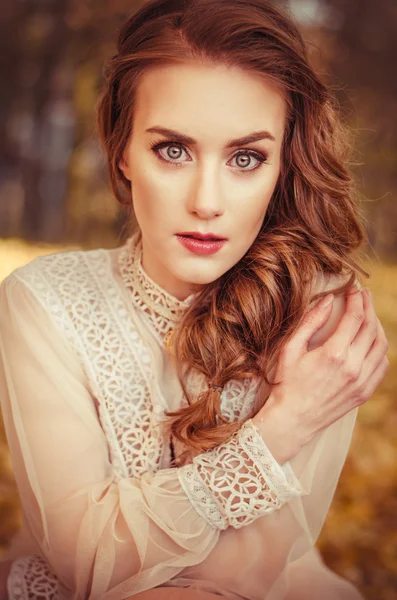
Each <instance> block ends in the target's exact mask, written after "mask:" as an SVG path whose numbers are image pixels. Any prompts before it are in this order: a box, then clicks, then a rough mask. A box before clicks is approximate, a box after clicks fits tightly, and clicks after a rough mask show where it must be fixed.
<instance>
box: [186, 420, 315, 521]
mask: <svg viewBox="0 0 397 600" xmlns="http://www.w3.org/2000/svg"><path fill="white" fill-rule="evenodd" d="M178 478H179V481H180V483H181V485H182V487H183V489H184V491H185V493H186V494H187V496H188V498H189V500H190V502H191V503H192V505H193V506H194V508H195V509H196V510H197V512H198V513H199V514H200V515H201V516H202V517H203V518H204V519H205V520H206V521H207V522H208V523H209V524H210V525H212V526H213V527H215V528H217V529H226V528H227V527H229V526H232V527H234V528H235V529H239V528H240V527H243V526H244V525H249V524H250V523H252V522H253V521H255V519H257V518H258V517H261V516H262V515H264V514H266V513H270V512H273V511H274V510H277V509H279V508H280V507H281V506H282V505H283V504H285V503H286V502H288V501H289V500H291V499H292V498H293V497H295V496H300V495H303V494H305V493H306V492H305V491H304V490H303V488H302V486H301V485H300V483H299V481H298V479H297V478H296V477H295V475H294V472H293V470H292V468H291V466H290V464H289V463H286V464H285V465H283V466H280V465H279V463H278V462H277V461H276V460H275V458H274V457H273V455H272V454H271V452H270V451H269V449H268V448H267V446H266V444H265V442H264V440H263V438H262V436H261V434H260V431H259V429H258V428H257V426H256V425H255V424H254V422H253V421H252V420H251V419H249V420H248V421H246V422H245V423H244V424H243V425H242V426H241V428H240V429H239V430H238V431H236V432H235V433H234V434H233V436H232V437H231V438H230V439H229V440H228V441H227V442H225V443H223V444H220V445H219V446H217V447H216V448H213V449H212V450H209V451H208V452H204V453H202V454H200V455H198V456H196V457H195V458H194V459H193V462H192V463H191V464H187V465H184V466H183V467H179V469H178Z"/></svg>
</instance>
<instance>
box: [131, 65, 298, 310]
mask: <svg viewBox="0 0 397 600" xmlns="http://www.w3.org/2000/svg"><path fill="white" fill-rule="evenodd" d="M285 117H286V103H285V100H284V98H283V96H282V95H281V94H280V93H279V92H278V91H277V90H276V89H275V88H274V87H273V86H272V85H271V84H269V83H267V82H264V81H263V79H261V78H259V76H256V75H253V74H250V73H248V72H247V71H244V70H241V69H238V68H228V67H225V66H208V65H203V64H201V63H193V64H186V65H185V64H183V65H172V66H162V67H155V68H152V69H151V70H149V71H148V72H147V73H145V75H144V76H143V77H142V79H141V81H140V84H139V88H138V90H137V95H136V108H135V112H134V119H133V130H132V135H131V137H130V140H129V143H128V145H127V147H126V149H125V152H124V155H123V159H122V161H121V162H120V168H121V169H122V171H123V173H124V175H125V176H126V177H127V179H129V180H130V181H131V190H132V199H133V206H134V212H135V215H136V218H137V221H138V224H139V226H140V228H141V231H142V243H143V258H142V265H143V268H144V270H145V271H146V272H147V274H148V275H149V276H150V277H151V278H152V279H153V280H154V281H155V282H156V283H157V284H158V285H160V286H161V287H162V288H163V289H165V290H166V291H167V292H169V293H170V294H172V295H173V296H175V297H177V298H179V299H180V300H183V299H185V298H186V297H187V296H188V295H189V294H191V293H192V292H197V291H199V290H200V289H201V288H202V287H203V286H205V285H206V284H208V283H210V282H212V281H214V280H216V279H218V278H219V277H220V276H221V275H223V274H224V273H225V272H226V271H228V270H229V269H230V268H231V267H233V265H235V264H236V263H237V262H238V261H239V260H240V259H241V258H242V257H243V256H244V254H245V253H246V252H247V250H248V249H249V247H250V246H251V245H252V243H253V242H254V240H255V238H256V236H257V234H258V233H259V230H260V228H261V225H262V222H263V219H264V217H265V214H266V210H267V207H268V205H269V202H270V199H271V197H272V194H273V191H274V189H275V186H276V183H277V179H278V176H279V173H280V161H281V145H282V138H283V133H284V126H285ZM166 129H167V130H168V131H165V130H166ZM161 130H162V131H161ZM253 134H255V138H256V139H255V140H254V141H252V140H243V139H240V138H247V137H251V136H252V137H253ZM182 136H185V138H184V139H182ZM186 137H188V138H189V139H186ZM238 139H239V140H238ZM233 140H234V141H233ZM183 233H188V234H191V235H193V236H194V234H202V235H205V234H208V233H210V234H214V235H215V236H217V237H221V238H224V241H223V243H218V244H212V245H211V243H208V242H207V244H204V243H203V242H201V243H200V242H197V241H194V239H192V238H189V237H184V236H180V235H179V234H183ZM189 240H190V241H189ZM214 250H216V251H214Z"/></svg>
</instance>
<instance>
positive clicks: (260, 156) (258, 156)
mask: <svg viewBox="0 0 397 600" xmlns="http://www.w3.org/2000/svg"><path fill="white" fill-rule="evenodd" d="M167 146H177V147H178V148H182V149H183V150H185V152H186V148H185V147H184V145H183V144H180V143H179V142H173V141H165V142H160V143H156V142H155V143H154V144H152V145H151V149H152V150H153V152H154V153H155V154H156V156H157V157H158V158H159V159H160V160H162V161H163V162H165V163H167V164H168V165H171V166H173V167H181V166H182V164H183V163H178V162H175V161H173V160H167V159H165V158H164V157H163V156H161V154H160V152H159V150H161V149H162V148H166V147H167ZM242 154H243V155H244V154H247V155H248V156H252V157H253V158H255V159H256V160H257V161H258V165H257V166H256V167H253V168H251V169H244V168H239V167H234V168H236V169H237V170H238V171H241V172H243V173H246V172H248V173H251V172H252V171H256V170H257V169H260V168H261V166H262V165H263V164H268V163H267V159H268V155H267V154H262V153H260V152H256V151H255V150H249V149H243V150H239V151H238V152H236V154H234V156H233V157H232V158H235V157H236V156H240V155H242Z"/></svg>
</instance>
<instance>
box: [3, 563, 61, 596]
mask: <svg viewBox="0 0 397 600" xmlns="http://www.w3.org/2000/svg"><path fill="white" fill-rule="evenodd" d="M59 590H60V582H59V579H58V578H57V577H56V576H55V575H54V574H53V573H52V572H51V570H50V569H49V567H48V564H47V562H46V561H45V560H44V559H43V558H41V556H38V555H36V554H32V555H29V556H19V557H18V558H17V559H15V560H14V562H13V563H12V565H11V569H10V573H9V575H8V579H7V593H8V599H9V600H27V599H29V600H55V599H56V598H58V593H59Z"/></svg>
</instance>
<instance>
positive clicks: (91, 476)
mask: <svg viewBox="0 0 397 600" xmlns="http://www.w3.org/2000/svg"><path fill="white" fill-rule="evenodd" d="M0 333H1V338H0V359H1V360H0V399H1V408H2V414H3V419H4V425H5V430H6V435H7V441H8V445H9V449H10V453H11V458H12V462H13V468H14V475H15V479H16V483H17V486H18V491H19V495H20V499H21V504H22V510H23V515H24V522H25V523H26V526H27V527H28V529H29V533H30V535H31V536H32V538H33V539H34V540H35V541H36V542H37V545H38V547H39V548H40V552H39V553H38V554H37V555H27V556H19V557H17V558H16V559H15V561H14V563H13V565H12V569H11V572H10V576H9V580H8V593H9V599H10V600H13V599H14V600H19V599H24V598H32V597H34V598H39V599H55V598H92V599H94V598H103V599H105V600H110V599H116V598H117V599H118V600H119V599H120V598H125V597H127V596H129V595H131V594H134V593H138V592H139V591H144V590H147V589H149V588H153V587H155V586H158V585H161V584H163V583H164V582H167V581H168V580H170V579H171V578H172V577H174V576H176V575H177V574H178V573H180V572H181V571H182V570H183V569H184V568H186V567H188V566H191V565H196V564H198V563H200V562H201V561H203V560H204V559H205V558H206V557H207V556H208V555H209V553H210V552H211V550H213V548H214V547H215V546H216V544H217V542H218V540H219V536H220V534H221V532H222V530H225V529H227V528H229V527H230V526H232V527H231V528H235V527H236V528H238V527H241V526H242V525H249V523H251V522H252V521H253V520H254V519H257V518H259V517H261V516H264V515H267V514H269V513H272V512H274V511H276V510H277V509H278V510H279V509H280V507H281V506H282V505H283V504H284V503H286V502H288V501H289V500H290V499H291V498H294V497H296V496H299V495H301V494H302V493H304V489H303V488H302V486H301V484H300V482H299V480H298V479H297V478H296V477H295V475H294V472H293V469H292V468H291V465H290V464H288V463H287V464H285V465H283V466H281V465H279V464H278V463H277V462H276V461H275V460H274V458H273V457H272V456H271V454H270V453H269V451H268V449H267V447H266V445H265V443H264V441H263V439H262V438H261V436H260V435H259V432H258V431H257V430H256V429H255V427H254V425H253V423H252V422H250V421H248V422H247V423H245V424H244V426H243V427H242V428H241V430H240V431H239V432H237V433H236V434H235V435H234V436H233V438H231V439H230V440H229V441H228V442H226V443H225V444H223V445H222V446H219V447H218V448H217V449H215V450H213V451H211V452H210V453H204V454H202V455H200V456H199V457H196V459H195V460H196V462H195V464H194V465H193V467H192V466H190V468H189V465H185V466H184V467H180V468H179V469H175V468H173V469H162V470H160V471H158V472H156V473H146V474H144V475H143V476H142V477H140V478H139V479H138V478H124V479H121V480H119V481H115V479H114V476H113V472H112V464H111V462H110V460H109V449H108V443H107V439H106V436H105V433H104V431H103V429H102V427H101V425H100V422H99V419H98V414H97V410H96V404H95V399H94V398H93V396H92V394H91V392H90V389H89V386H88V384H87V378H86V376H85V373H84V370H83V367H82V366H81V364H80V362H79V360H78V359H77V358H76V356H75V354H74V352H73V351H72V349H71V347H70V346H69V345H68V343H67V341H65V339H64V338H63V337H62V334H61V333H60V331H59V330H58V329H57V327H56V326H55V325H54V323H53V321H52V320H51V318H50V317H49V315H48V314H47V313H46V311H45V310H44V309H43V308H42V306H41V305H40V304H39V303H38V302H37V301H36V299H35V297H34V296H33V294H32V293H31V292H30V290H28V289H27V288H26V287H25V286H24V284H23V283H22V282H21V281H20V280H19V279H18V278H17V277H15V276H13V275H10V276H9V277H7V278H6V280H4V282H3V283H2V285H1V286H0ZM231 473H232V477H229V474H231Z"/></svg>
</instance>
